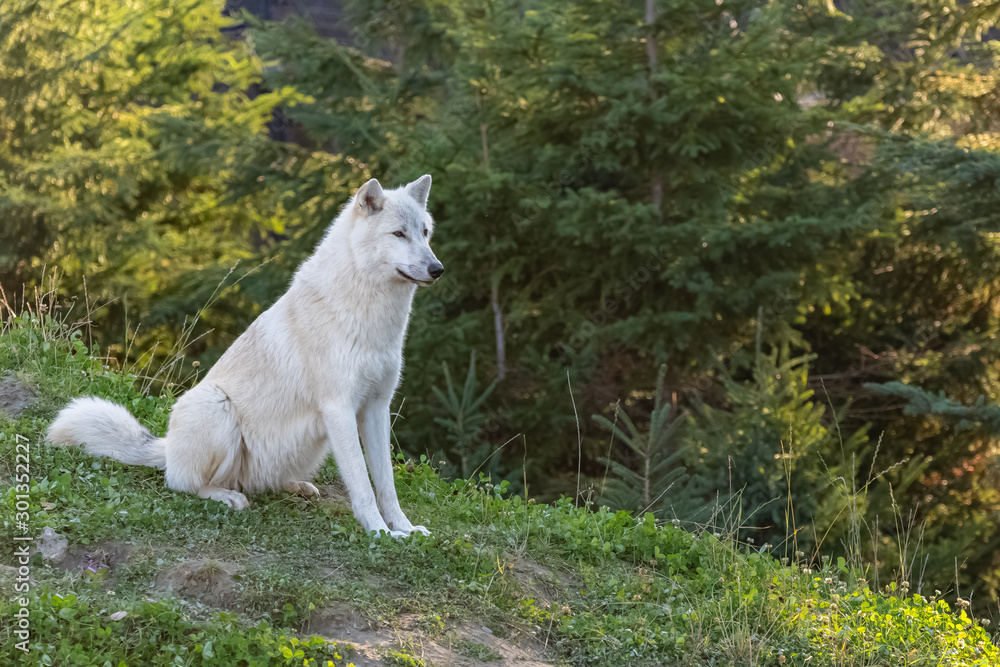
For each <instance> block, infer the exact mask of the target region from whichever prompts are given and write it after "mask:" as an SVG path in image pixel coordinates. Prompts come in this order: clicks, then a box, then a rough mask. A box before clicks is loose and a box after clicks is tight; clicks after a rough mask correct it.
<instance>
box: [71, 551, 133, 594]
mask: <svg viewBox="0 0 1000 667" xmlns="http://www.w3.org/2000/svg"><path fill="white" fill-rule="evenodd" d="M131 555H132V545H130V544H125V543H124V542H105V543H104V544H99V545H97V546H93V545H91V546H87V547H82V546H76V547H70V549H69V551H68V552H67V553H66V557H65V558H63V560H62V561H61V562H60V563H59V564H58V567H59V568H60V569H62V570H65V571H73V572H81V573H83V576H84V577H85V578H87V579H90V580H92V581H100V582H102V586H103V587H105V588H108V587H111V585H112V583H113V580H112V577H113V575H114V572H115V570H117V569H118V567H119V566H120V565H121V564H122V563H124V562H125V561H127V560H128V559H129V557H130V556H131Z"/></svg>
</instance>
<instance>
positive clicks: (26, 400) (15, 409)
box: [0, 371, 38, 419]
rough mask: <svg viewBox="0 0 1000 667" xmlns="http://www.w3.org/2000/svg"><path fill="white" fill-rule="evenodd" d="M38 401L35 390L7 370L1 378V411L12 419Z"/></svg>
mask: <svg viewBox="0 0 1000 667" xmlns="http://www.w3.org/2000/svg"><path fill="white" fill-rule="evenodd" d="M36 401H38V396H36V395H35V390H34V389H32V388H31V387H29V386H28V385H26V384H24V383H23V382H21V381H20V380H18V379H17V378H16V377H14V375H13V373H11V372H10V371H7V372H6V373H4V374H3V376H2V378H0V412H3V413H6V415H7V416H8V417H10V418H12V419H16V418H17V416H18V415H20V414H21V412H22V411H23V410H24V409H25V408H26V407H28V406H30V405H32V404H33V403H35V402H36Z"/></svg>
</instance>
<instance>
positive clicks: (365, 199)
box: [354, 178, 385, 216]
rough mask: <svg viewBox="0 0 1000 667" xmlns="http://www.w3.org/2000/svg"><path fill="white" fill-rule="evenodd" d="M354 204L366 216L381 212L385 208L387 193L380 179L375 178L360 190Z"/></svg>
mask: <svg viewBox="0 0 1000 667" xmlns="http://www.w3.org/2000/svg"><path fill="white" fill-rule="evenodd" d="M354 202H355V205H356V206H357V207H358V208H359V209H361V213H362V214H364V215H365V216H369V215H372V214H373V213H378V212H379V211H381V210H382V207H383V206H385V192H384V191H383V190H382V185H381V184H380V183H379V182H378V179H375V178H373V179H372V180H370V181H368V182H367V183H365V184H364V185H362V186H361V187H360V188H358V194H357V195H355V197H354Z"/></svg>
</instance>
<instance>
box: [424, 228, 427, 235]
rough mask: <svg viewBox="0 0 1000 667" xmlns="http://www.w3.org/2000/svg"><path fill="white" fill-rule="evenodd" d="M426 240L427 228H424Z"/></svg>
mask: <svg viewBox="0 0 1000 667" xmlns="http://www.w3.org/2000/svg"><path fill="white" fill-rule="evenodd" d="M424 238H427V228H426V227H424Z"/></svg>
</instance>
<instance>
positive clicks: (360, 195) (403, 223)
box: [349, 174, 444, 285]
mask: <svg viewBox="0 0 1000 667" xmlns="http://www.w3.org/2000/svg"><path fill="white" fill-rule="evenodd" d="M430 192H431V177H430V174H425V175H423V176H421V177H420V178H418V179H417V180H415V181H413V182H412V183H410V184H409V185H406V186H404V187H401V188H396V189H395V190H383V189H382V186H381V185H380V184H379V182H378V181H377V180H375V179H374V178H373V179H372V180H370V181H368V182H367V183H365V184H364V185H362V186H361V187H360V188H358V191H357V193H356V194H355V195H354V198H353V199H352V200H351V203H350V204H349V206H351V207H352V213H353V214H354V225H353V229H352V230H351V234H350V242H351V246H352V249H353V250H354V261H355V264H356V265H357V267H358V269H359V270H361V271H364V272H365V273H366V275H369V276H373V277H378V278H385V279H390V280H397V281H400V282H409V283H414V284H416V285H430V284H433V283H434V282H435V281H436V280H437V279H438V278H440V277H441V274H442V273H444V266H442V265H441V262H439V261H438V258H437V257H435V256H434V252H433V251H432V250H431V246H430V241H431V235H432V234H433V233H434V220H433V219H432V218H431V216H430V213H428V212H427V196H428V195H429V194H430Z"/></svg>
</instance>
